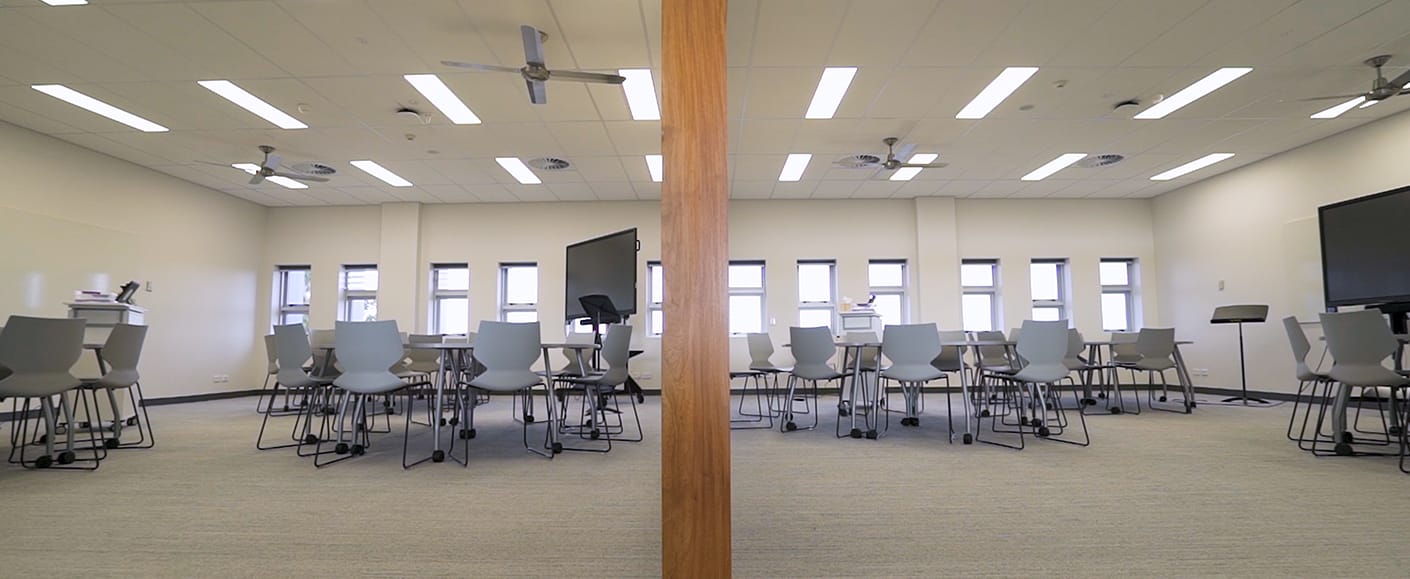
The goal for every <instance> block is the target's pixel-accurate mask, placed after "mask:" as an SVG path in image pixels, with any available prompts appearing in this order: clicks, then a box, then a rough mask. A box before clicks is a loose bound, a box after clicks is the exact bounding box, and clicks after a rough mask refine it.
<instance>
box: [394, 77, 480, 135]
mask: <svg viewBox="0 0 1410 579" xmlns="http://www.w3.org/2000/svg"><path fill="white" fill-rule="evenodd" d="M402 78H404V79H406V82H409V83H411V86H412V87H414V88H416V91H417V92H419V93H421V96H424V97H426V100H428V101H431V104H433V105H436V108H437V109H440V111H441V114H443V115H445V116H446V118H447V119H450V122H452V123H455V124H457V125H478V124H480V117H477V116H475V113H474V112H473V111H471V110H470V107H467V106H465V102H464V101H462V100H460V97H458V96H455V93H453V92H451V90H450V87H448V86H446V83H444V82H441V78H440V77H438V76H436V75H434V74H408V75H403V76H402Z"/></svg>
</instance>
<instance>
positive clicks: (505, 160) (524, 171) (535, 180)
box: [494, 157, 543, 185]
mask: <svg viewBox="0 0 1410 579" xmlns="http://www.w3.org/2000/svg"><path fill="white" fill-rule="evenodd" d="M494 162H496V163H499V166H500V167H504V170H505V171H508V172H509V174H510V175H512V176H513V177H514V179H515V180H516V181H519V183H521V184H524V185H538V184H540V183H543V181H542V180H540V179H539V176H538V175H535V174H534V172H533V171H530V170H529V166H528V165H525V164H524V162H523V161H521V160H519V158H518V157H495V158H494Z"/></svg>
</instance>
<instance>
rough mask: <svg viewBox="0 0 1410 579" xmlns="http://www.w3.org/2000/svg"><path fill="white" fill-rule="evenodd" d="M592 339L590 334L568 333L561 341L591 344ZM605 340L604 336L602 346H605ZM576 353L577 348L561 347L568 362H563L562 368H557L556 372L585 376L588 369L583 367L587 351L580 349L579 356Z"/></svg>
mask: <svg viewBox="0 0 1410 579" xmlns="http://www.w3.org/2000/svg"><path fill="white" fill-rule="evenodd" d="M592 340H593V335H592V334H577V333H569V334H568V336H567V337H566V338H565V339H564V340H563V341H564V342H567V343H569V344H591V343H592ZM605 340H606V338H604V342H603V344H604V347H605V346H606V342H605ZM578 353H579V350H577V349H574V348H563V357H564V358H567V359H568V363H567V364H564V365H563V367H562V368H559V369H558V372H559V373H562V374H568V375H571V376H586V375H587V373H588V370H589V369H588V368H586V367H585V366H586V364H587V361H586V360H585V358H588V357H589V353H588V352H587V351H586V350H583V351H582V355H581V356H579V355H578ZM579 360H582V361H583V363H579Z"/></svg>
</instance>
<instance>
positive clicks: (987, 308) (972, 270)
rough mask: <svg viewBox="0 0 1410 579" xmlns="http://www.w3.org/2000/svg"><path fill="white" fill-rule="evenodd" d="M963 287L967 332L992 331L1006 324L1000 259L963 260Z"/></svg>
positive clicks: (963, 306) (963, 305) (961, 263)
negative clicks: (1001, 316) (1002, 313)
mask: <svg viewBox="0 0 1410 579" xmlns="http://www.w3.org/2000/svg"><path fill="white" fill-rule="evenodd" d="M960 289H961V291H962V292H963V295H962V296H961V297H960V304H961V307H962V309H963V313H964V329H965V331H966V332H988V331H991V330H993V329H994V328H999V327H1003V324H1002V323H1001V322H1002V320H1000V319H999V260H997V259H966V260H964V261H962V262H960Z"/></svg>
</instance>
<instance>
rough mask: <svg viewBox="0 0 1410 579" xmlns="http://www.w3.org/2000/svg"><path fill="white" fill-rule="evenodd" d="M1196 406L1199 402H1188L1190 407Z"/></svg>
mask: <svg viewBox="0 0 1410 579" xmlns="http://www.w3.org/2000/svg"><path fill="white" fill-rule="evenodd" d="M1196 406H1199V404H1196V403H1195V402H1193V401H1192V402H1190V408H1194V407H1196Z"/></svg>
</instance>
